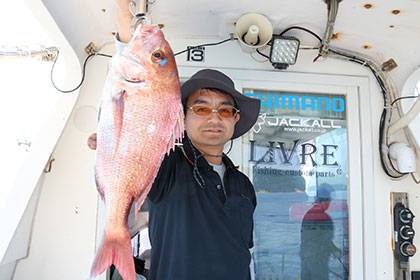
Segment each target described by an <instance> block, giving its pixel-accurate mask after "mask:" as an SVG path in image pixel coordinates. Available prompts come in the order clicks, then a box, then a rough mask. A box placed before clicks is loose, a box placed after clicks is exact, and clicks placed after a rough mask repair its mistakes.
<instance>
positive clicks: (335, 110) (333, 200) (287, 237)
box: [243, 89, 349, 280]
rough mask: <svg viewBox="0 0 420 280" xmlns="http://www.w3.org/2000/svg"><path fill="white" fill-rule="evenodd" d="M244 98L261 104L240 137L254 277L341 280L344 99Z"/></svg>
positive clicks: (345, 246) (344, 268) (344, 258)
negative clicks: (249, 185)
mask: <svg viewBox="0 0 420 280" xmlns="http://www.w3.org/2000/svg"><path fill="white" fill-rule="evenodd" d="M245 94H246V95H249V96H254V97H257V98H260V99H261V101H262V110H261V115H260V117H259V120H258V122H257V124H256V125H255V126H254V128H253V132H252V133H250V134H249V135H248V136H249V138H245V137H244V139H243V141H244V145H245V147H246V149H248V151H249V153H248V154H249V158H248V161H247V164H248V173H249V175H250V178H251V179H252V182H253V184H254V187H255V189H256V192H257V202H258V205H257V208H256V211H255V215H254V220H255V227H254V239H255V240H254V244H255V247H254V253H253V259H254V266H255V275H254V279H257V280H277V279H284V280H286V279H287V280H288V279H290V280H292V279H293V280H294V279H302V280H328V279H348V278H349V267H348V265H349V262H348V259H349V241H348V237H349V235H348V208H347V197H348V196H347V194H348V167H347V160H348V154H347V128H346V110H345V96H342V95H325V94H311V93H284V92H273V91H271V92H269V91H262V90H252V89H245Z"/></svg>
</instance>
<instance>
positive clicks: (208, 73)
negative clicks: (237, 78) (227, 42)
mask: <svg viewBox="0 0 420 280" xmlns="http://www.w3.org/2000/svg"><path fill="white" fill-rule="evenodd" d="M201 88H208V89H218V90H220V91H222V92H224V93H226V94H228V95H230V96H231V97H232V98H233V100H234V101H235V105H236V107H237V108H238V109H239V113H240V116H241V117H240V119H239V121H238V122H237V123H236V125H235V130H234V132H233V136H232V139H235V138H238V137H240V136H242V135H243V134H245V133H246V132H247V131H248V130H250V129H251V128H252V126H253V125H254V124H255V122H256V121H257V119H258V114H259V113H260V100H259V99H256V98H252V97H248V96H245V95H243V94H242V93H240V92H239V91H237V90H236V89H235V84H234V83H233V81H232V80H231V79H230V78H229V77H228V76H226V75H225V74H223V73H222V72H220V71H217V70H213V69H204V70H200V71H198V72H197V73H195V74H194V75H192V76H191V78H190V79H188V80H187V81H186V82H185V83H184V84H183V85H182V87H181V94H182V97H181V98H182V104H183V105H184V108H185V107H186V104H187V99H188V97H189V96H190V95H191V94H192V93H193V92H195V91H196V90H199V89H201Z"/></svg>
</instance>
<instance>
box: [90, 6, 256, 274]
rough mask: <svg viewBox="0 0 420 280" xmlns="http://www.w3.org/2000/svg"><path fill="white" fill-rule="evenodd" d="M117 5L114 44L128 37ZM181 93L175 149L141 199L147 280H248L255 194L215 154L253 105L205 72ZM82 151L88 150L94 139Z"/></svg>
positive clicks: (252, 117) (242, 125)
mask: <svg viewBox="0 0 420 280" xmlns="http://www.w3.org/2000/svg"><path fill="white" fill-rule="evenodd" d="M125 2H129V1H127V0H119V2H118V3H119V7H120V12H119V18H118V34H119V37H118V38H119V40H121V41H122V42H127V41H128V40H129V36H130V35H131V34H130V33H129V32H128V30H129V23H130V22H131V14H130V13H128V12H127V11H128V9H127V11H125V10H124V11H122V10H123V9H124V7H125V5H124V4H125ZM121 47H123V46H120V48H121ZM181 93H182V103H183V105H184V109H185V129H186V135H185V137H184V139H183V145H182V146H181V147H177V148H176V149H175V150H174V151H173V152H171V153H170V154H169V155H167V156H166V157H165V159H164V160H163V162H162V165H161V167H160V169H159V172H158V175H157V177H156V179H155V181H154V184H153V186H152V188H151V190H150V192H149V195H148V207H149V236H150V242H151V246H152V250H151V264H150V271H149V277H148V279H151V280H206V279H209V280H210V279H211V280H228V279H232V280H248V279H250V271H249V264H250V258H251V257H250V252H249V248H251V247H252V246H253V241H252V231H253V212H254V209H255V206H256V197H255V191H254V188H253V186H252V184H251V182H250V181H249V179H248V178H247V177H246V176H245V175H244V174H243V173H241V172H240V171H238V170H237V169H236V167H235V166H234V164H233V163H232V161H231V160H230V159H229V158H228V157H227V156H226V155H225V154H224V153H223V149H224V146H225V144H226V143H227V142H229V141H230V140H232V139H235V138H237V137H240V136H241V135H243V134H245V133H246V132H247V131H248V130H249V129H251V127H252V126H253V125H254V123H255V121H256V120H257V118H258V114H259V109H260V103H259V100H257V99H253V98H249V97H246V96H244V95H242V94H241V93H240V92H238V91H237V90H236V89H235V87H234V83H233V81H232V80H231V79H230V78H229V77H227V76H226V75H225V74H223V73H222V72H219V71H216V70H211V69H205V70H201V71H199V72H197V73H196V74H195V75H193V76H192V77H191V78H190V79H189V80H187V81H186V82H185V83H184V84H183V85H182V87H181ZM89 146H90V147H91V148H93V149H94V148H95V146H96V143H95V136H94V135H93V136H91V137H90V138H89Z"/></svg>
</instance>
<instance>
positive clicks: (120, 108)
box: [112, 91, 127, 154]
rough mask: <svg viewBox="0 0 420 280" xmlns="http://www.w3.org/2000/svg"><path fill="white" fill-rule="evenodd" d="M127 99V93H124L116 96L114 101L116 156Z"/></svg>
mask: <svg viewBox="0 0 420 280" xmlns="http://www.w3.org/2000/svg"><path fill="white" fill-rule="evenodd" d="M126 97H127V93H126V92H125V91H124V92H122V93H120V94H119V95H116V96H114V98H113V100H112V111H113V114H114V132H115V133H114V138H115V142H114V143H115V144H114V154H115V152H116V151H117V149H118V146H119V144H120V137H121V130H122V126H123V122H124V102H125V99H126Z"/></svg>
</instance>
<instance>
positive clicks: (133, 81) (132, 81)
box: [124, 79, 145, 84]
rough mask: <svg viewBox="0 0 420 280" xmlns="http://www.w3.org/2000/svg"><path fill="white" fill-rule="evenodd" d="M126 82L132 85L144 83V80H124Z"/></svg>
mask: <svg viewBox="0 0 420 280" xmlns="http://www.w3.org/2000/svg"><path fill="white" fill-rule="evenodd" d="M124 80H125V81H126V82H128V83H132V84H139V83H144V82H145V80H140V79H124Z"/></svg>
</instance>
